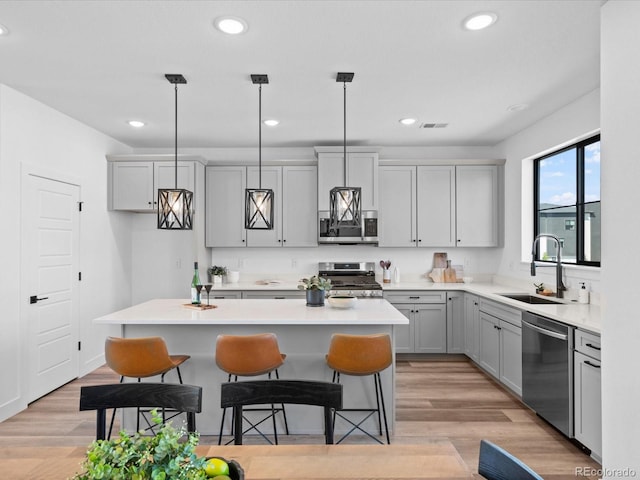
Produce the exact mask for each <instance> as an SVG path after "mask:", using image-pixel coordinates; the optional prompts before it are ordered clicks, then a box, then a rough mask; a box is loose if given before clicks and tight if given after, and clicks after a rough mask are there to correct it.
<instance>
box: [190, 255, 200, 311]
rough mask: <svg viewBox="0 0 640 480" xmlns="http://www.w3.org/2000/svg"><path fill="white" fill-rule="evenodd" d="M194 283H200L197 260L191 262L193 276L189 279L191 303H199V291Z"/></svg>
mask: <svg viewBox="0 0 640 480" xmlns="http://www.w3.org/2000/svg"><path fill="white" fill-rule="evenodd" d="M196 285H202V284H201V283H200V273H199V272H198V262H194V264H193V278H192V279H191V303H192V304H193V305H200V292H199V291H198V289H197V288H196Z"/></svg>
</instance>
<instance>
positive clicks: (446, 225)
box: [379, 165, 499, 247]
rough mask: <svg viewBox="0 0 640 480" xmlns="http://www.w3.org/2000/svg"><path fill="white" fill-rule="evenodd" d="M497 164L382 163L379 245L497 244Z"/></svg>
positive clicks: (481, 245)
mask: <svg viewBox="0 0 640 480" xmlns="http://www.w3.org/2000/svg"><path fill="white" fill-rule="evenodd" d="M498 192H499V189H498V167H497V166H495V165H479V166H453V165H444V166H437V165H436V166H430V165H425V166H387V165H384V166H381V167H380V208H379V219H380V221H379V239H380V242H379V245H380V246H381V247H408V246H418V247H453V246H460V247H491V246H497V245H498V222H499V211H498V196H499V193H498Z"/></svg>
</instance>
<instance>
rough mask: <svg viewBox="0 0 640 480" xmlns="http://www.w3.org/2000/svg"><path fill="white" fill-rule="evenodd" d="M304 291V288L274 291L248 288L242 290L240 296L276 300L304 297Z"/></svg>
mask: <svg viewBox="0 0 640 480" xmlns="http://www.w3.org/2000/svg"><path fill="white" fill-rule="evenodd" d="M305 296H306V293H305V291H304V290H282V291H275V290H270V291H268V292H265V291H258V290H250V291H247V290H245V291H243V292H242V298H243V299H276V300H284V299H285V298H305Z"/></svg>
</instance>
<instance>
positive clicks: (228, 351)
mask: <svg viewBox="0 0 640 480" xmlns="http://www.w3.org/2000/svg"><path fill="white" fill-rule="evenodd" d="M283 363H284V360H283V357H282V354H281V353H280V349H279V348H278V338H277V337H276V335H275V334H273V333H260V334H257V335H218V338H217V339H216V364H217V365H218V367H219V368H220V369H221V370H222V371H224V372H227V373H230V374H232V375H238V376H243V377H253V376H257V375H263V374H265V373H269V372H271V371H273V370H275V369H276V368H278V367H280V366H281V365H282V364H283Z"/></svg>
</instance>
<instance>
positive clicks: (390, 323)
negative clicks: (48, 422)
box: [94, 298, 409, 435]
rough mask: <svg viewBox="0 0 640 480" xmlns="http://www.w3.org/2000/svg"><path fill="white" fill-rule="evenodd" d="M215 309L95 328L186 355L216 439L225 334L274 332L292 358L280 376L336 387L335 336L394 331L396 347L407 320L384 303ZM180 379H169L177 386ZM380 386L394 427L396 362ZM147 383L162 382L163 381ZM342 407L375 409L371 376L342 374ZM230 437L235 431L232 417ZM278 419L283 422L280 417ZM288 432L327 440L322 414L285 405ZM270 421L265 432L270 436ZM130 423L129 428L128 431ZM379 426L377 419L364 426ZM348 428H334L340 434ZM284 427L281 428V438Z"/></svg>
mask: <svg viewBox="0 0 640 480" xmlns="http://www.w3.org/2000/svg"><path fill="white" fill-rule="evenodd" d="M211 304H212V305H215V306H216V308H213V309H210V310H194V309H192V308H190V306H189V305H188V301H187V300H180V299H157V300H150V301H148V302H145V303H141V304H139V305H135V306H133V307H130V308H126V309H124V310H120V311H117V312H114V313H111V314H108V315H105V316H103V317H100V318H97V319H95V320H94V322H96V323H103V324H118V325H121V334H122V336H123V337H125V338H128V337H129V338H130V337H144V336H161V337H163V338H164V339H165V341H166V342H167V346H168V348H169V352H170V353H171V354H188V355H191V359H189V360H188V361H187V362H186V363H185V364H183V366H182V367H181V369H180V370H181V372H182V378H183V381H184V383H187V384H192V385H200V386H202V387H203V402H202V403H203V404H202V413H201V414H199V415H198V416H197V427H198V431H199V432H200V433H202V434H203V435H215V434H217V433H218V429H219V427H220V419H221V414H222V410H221V409H220V384H221V383H223V382H226V381H227V375H226V374H225V373H224V372H222V371H221V370H220V369H219V368H218V367H217V366H216V363H215V341H216V337H217V336H218V335H219V334H232V335H250V334H256V333H265V332H270V333H275V334H276V335H277V337H278V343H279V345H280V350H281V351H282V353H286V355H287V358H286V361H285V363H284V365H283V366H282V367H280V368H279V369H278V370H279V373H280V378H285V379H304V380H323V381H331V377H332V373H333V372H332V370H330V369H329V368H328V367H327V365H326V363H325V354H326V353H327V350H328V348H329V341H330V339H331V335H332V334H333V333H348V334H357V335H366V334H372V333H388V334H389V335H390V336H391V340H392V345H395V341H394V327H395V326H396V325H406V324H407V323H408V322H409V320H408V319H407V318H406V317H405V316H404V315H403V314H402V313H400V312H399V311H398V310H396V309H395V308H394V307H393V306H392V305H391V304H390V303H389V302H387V301H386V300H384V299H382V298H376V299H373V298H370V299H360V300H358V301H357V302H356V305H355V307H354V308H350V309H338V308H332V307H330V306H329V305H326V306H324V307H307V306H306V301H305V300H304V299H288V300H287V299H283V300H271V299H269V300H232V299H216V300H215V301H213V300H212V301H211ZM172 375H174V373H169V374H167V376H166V381H168V382H177V381H178V379H177V375H176V376H175V378H174V377H172ZM381 378H382V387H383V391H384V396H385V402H386V406H387V417H388V420H389V428H390V430H393V424H394V418H395V363H394V364H393V365H392V366H391V367H390V368H388V369H387V370H385V371H384V372H382V374H381ZM148 381H160V379H159V377H154V378H151V379H148ZM342 383H343V384H344V407H345V408H355V407H364V408H369V407H372V406H375V392H374V389H373V380H372V379H371V378H370V377H349V376H343V377H342ZM227 419H228V423H227V425H226V426H225V432H226V433H227V434H229V432H230V415H228V416H227ZM278 420H279V421H280V416H278ZM287 420H288V424H289V431H290V432H291V433H295V434H305V433H312V434H321V433H322V430H323V424H322V410H321V409H319V408H315V407H306V406H301V405H290V406H287ZM267 423H268V422H266V423H265V424H263V425H264V427H265V428H264V431H265V432H269V426H267ZM131 424H132V423H131V419H129V417H125V419H124V425H125V427H127V428H130V425H131ZM365 425H367V428H370V429H373V428H376V427H375V424H374V423H373V420H372V419H371V422H370V423H365ZM347 429H348V428H347V425H341V424H339V423H336V434H339V433H340V432H343V431H346V430H347ZM283 431H284V426H283V425H280V426H279V427H278V433H279V434H280V433H281V432H283Z"/></svg>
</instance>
